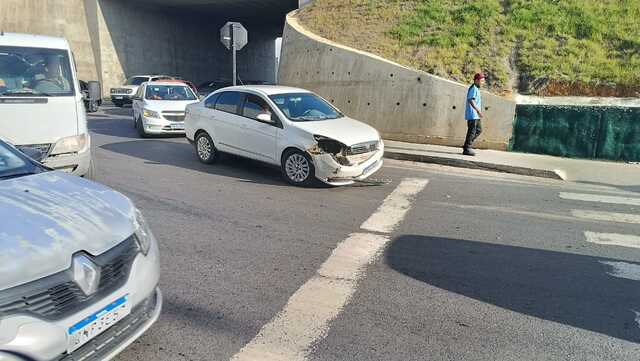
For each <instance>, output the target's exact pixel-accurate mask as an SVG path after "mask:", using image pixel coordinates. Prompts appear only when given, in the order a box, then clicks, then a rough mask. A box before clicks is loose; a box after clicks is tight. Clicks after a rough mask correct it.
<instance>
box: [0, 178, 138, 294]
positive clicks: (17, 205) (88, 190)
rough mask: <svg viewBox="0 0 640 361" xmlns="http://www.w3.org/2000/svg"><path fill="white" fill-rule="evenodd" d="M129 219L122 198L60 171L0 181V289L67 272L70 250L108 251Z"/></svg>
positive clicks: (127, 231)
mask: <svg viewBox="0 0 640 361" xmlns="http://www.w3.org/2000/svg"><path fill="white" fill-rule="evenodd" d="M134 218H135V208H134V206H133V203H132V202H131V201H130V200H129V199H128V198H127V197H125V196H124V195H122V194H120V193H118V192H116V191H114V190H112V189H109V188H107V187H105V186H102V185H100V184H97V183H94V182H91V181H88V180H86V179H83V178H80V177H76V176H72V175H68V174H65V173H62V172H46V173H40V174H36V175H32V176H27V177H20V178H15V179H9V180H3V181H0V290H3V289H6V288H10V287H13V286H17V285H19V284H22V283H26V282H30V281H33V280H36V279H38V278H41V277H44V276H47V275H50V274H53V273H56V272H60V271H63V270H65V269H67V268H69V267H70V265H71V258H72V255H73V254H74V253H75V252H78V251H86V252H88V253H90V254H92V255H98V254H101V253H103V252H105V251H107V250H109V249H110V248H112V247H113V246H115V245H117V244H118V243H120V242H121V241H123V240H125V239H126V238H127V237H129V236H131V234H133V232H134V230H135V229H134V227H135V226H134Z"/></svg>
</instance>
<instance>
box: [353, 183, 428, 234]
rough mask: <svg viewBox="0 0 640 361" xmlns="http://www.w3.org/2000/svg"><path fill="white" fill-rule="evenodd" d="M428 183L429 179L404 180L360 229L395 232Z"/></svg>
mask: <svg viewBox="0 0 640 361" xmlns="http://www.w3.org/2000/svg"><path fill="white" fill-rule="evenodd" d="M428 183H429V180H427V179H420V178H407V179H404V180H403V181H402V182H400V184H399V185H398V187H397V188H396V189H395V190H394V191H393V192H391V194H389V196H387V198H386V199H385V200H384V202H383V203H382V205H381V206H380V207H379V208H378V210H377V211H376V212H375V213H373V214H372V215H371V217H369V219H367V220H366V221H364V223H362V226H360V228H362V229H364V230H367V231H371V232H379V233H391V232H393V230H394V229H395V228H396V227H397V226H398V224H400V222H401V221H402V219H404V216H405V215H406V214H407V211H409V208H411V202H412V201H413V200H414V198H415V197H416V195H417V194H418V193H420V191H421V190H423V189H424V187H426V186H427V184H428Z"/></svg>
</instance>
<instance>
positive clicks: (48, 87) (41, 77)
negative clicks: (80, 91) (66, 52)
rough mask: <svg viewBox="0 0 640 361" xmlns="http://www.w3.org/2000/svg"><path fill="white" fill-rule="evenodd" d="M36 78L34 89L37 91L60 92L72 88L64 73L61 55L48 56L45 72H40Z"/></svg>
mask: <svg viewBox="0 0 640 361" xmlns="http://www.w3.org/2000/svg"><path fill="white" fill-rule="evenodd" d="M34 78H35V86H34V87H33V90H35V91H37V92H41V93H59V92H61V91H69V90H70V89H71V87H70V84H69V82H68V81H67V79H66V78H65V77H64V76H63V75H62V64H61V63H60V57H59V56H57V55H50V56H47V57H46V64H45V65H44V74H38V75H36V76H35V77H34Z"/></svg>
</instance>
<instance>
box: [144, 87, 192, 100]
mask: <svg viewBox="0 0 640 361" xmlns="http://www.w3.org/2000/svg"><path fill="white" fill-rule="evenodd" d="M145 99H148V100H196V99H198V98H196V96H195V94H193V91H192V90H191V89H190V88H189V87H187V86H185V85H149V86H147V93H146V94H145Z"/></svg>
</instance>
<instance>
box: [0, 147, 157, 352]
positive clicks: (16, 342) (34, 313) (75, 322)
mask: <svg viewBox="0 0 640 361" xmlns="http://www.w3.org/2000/svg"><path fill="white" fill-rule="evenodd" d="M159 265H160V263H159V255H158V245H157V243H156V240H155V238H154V236H153V234H152V233H151V231H150V230H149V228H148V226H147V223H146V222H145V220H144V219H143V217H142V215H141V213H140V212H139V211H138V210H137V209H136V208H135V207H134V205H133V203H132V202H131V201H130V200H129V199H128V198H127V197H125V196H124V195H122V194H120V193H118V192H116V191H114V190H112V189H109V188H107V187H105V186H102V185H99V184H97V183H94V182H91V181H89V180H86V179H83V178H80V177H76V176H72V175H68V174H65V173H62V172H57V171H49V170H48V169H46V168H45V167H43V166H42V165H40V164H38V163H37V162H35V161H33V160H31V159H30V158H28V157H26V156H24V155H23V154H22V153H20V152H19V151H17V150H16V149H15V148H13V147H12V146H10V145H8V144H6V143H4V142H1V141H0V360H1V361H4V360H56V361H62V360H108V359H111V358H112V357H114V356H115V355H117V354H118V353H119V352H120V351H122V350H123V349H124V348H126V347H127V346H128V345H129V344H131V343H132V342H133V341H134V340H135V339H137V338H138V337H139V336H140V335H142V334H143V333H144V332H145V331H146V330H147V329H148V328H149V327H151V325H152V324H153V323H154V322H155V321H156V320H157V319H158V316H159V314H160V310H161V306H162V295H161V293H160V290H159V289H158V287H157V284H158V279H159V274H160V266H159Z"/></svg>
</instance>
